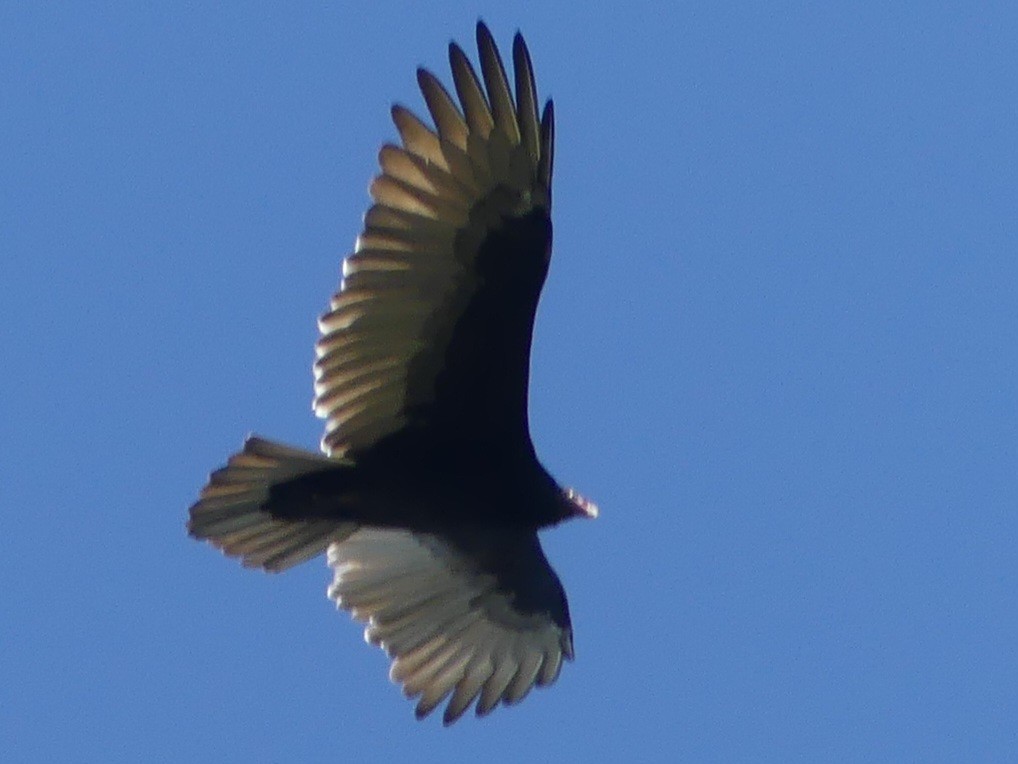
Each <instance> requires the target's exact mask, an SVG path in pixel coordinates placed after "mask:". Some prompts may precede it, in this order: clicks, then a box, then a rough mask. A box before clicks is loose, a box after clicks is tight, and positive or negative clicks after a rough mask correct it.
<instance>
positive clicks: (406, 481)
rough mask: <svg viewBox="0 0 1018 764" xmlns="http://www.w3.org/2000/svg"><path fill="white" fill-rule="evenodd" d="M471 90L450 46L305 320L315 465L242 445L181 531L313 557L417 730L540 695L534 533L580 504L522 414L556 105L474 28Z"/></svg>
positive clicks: (549, 640)
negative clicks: (541, 456) (334, 277)
mask: <svg viewBox="0 0 1018 764" xmlns="http://www.w3.org/2000/svg"><path fill="white" fill-rule="evenodd" d="M477 47H478V51H479V56H480V76H478V74H477V72H476V70H475V69H474V67H473V65H472V64H471V63H470V61H469V60H468V58H467V56H466V55H465V54H464V53H463V51H462V50H461V49H460V48H459V47H458V46H457V45H456V44H455V43H451V44H450V46H449V60H450V63H451V67H452V79H453V83H454V86H455V92H456V95H457V96H458V99H459V104H458V105H457V103H456V101H455V100H454V99H453V97H452V96H451V95H450V93H449V91H448V90H446V88H445V87H443V85H442V84H441V83H440V82H439V81H438V79H437V78H436V77H435V76H434V75H432V74H431V73H430V72H428V71H426V70H425V69H418V71H417V81H418V84H419V85H420V89H421V91H422V93H423V95H424V100H425V102H426V103H427V107H428V111H429V112H430V113H431V117H432V120H433V121H434V128H432V127H429V126H428V125H427V124H425V123H424V122H423V121H422V120H420V119H419V118H417V117H416V116H414V114H412V113H411V112H410V111H409V110H407V109H405V108H403V107H402V106H398V105H397V106H394V107H393V109H392V118H393V121H394V122H395V124H396V129H397V131H398V132H399V136H400V139H401V145H392V144H387V145H384V146H383V147H382V149H381V151H380V153H379V157H378V160H379V164H380V166H381V172H380V174H379V175H378V176H377V177H376V178H375V179H374V181H373V182H372V183H371V187H370V194H371V198H372V201H373V203H372V205H371V206H370V208H369V209H368V211H367V213H366V214H365V216H364V226H363V230H362V231H361V233H360V236H358V238H357V242H356V246H355V248H354V251H353V253H352V254H350V255H349V256H348V257H347V258H346V259H345V261H344V262H343V277H342V281H341V284H340V288H339V291H338V292H337V293H336V294H335V295H334V296H333V297H332V299H331V301H330V304H329V309H328V311H327V312H326V313H325V314H324V315H323V316H322V317H321V319H320V320H319V328H320V331H321V336H320V338H319V340H318V342H317V345H316V348H315V349H316V356H317V360H316V361H315V364H314V376H315V398H314V410H315V413H316V414H317V415H318V416H319V417H322V418H323V419H325V420H326V428H325V435H324V437H323V438H322V443H321V448H322V452H323V454H317V453H312V452H309V451H305V450H302V449H298V448H293V447H290V446H284V445H281V444H278V443H274V442H272V441H269V440H265V439H262V438H259V437H255V436H251V437H249V438H248V439H247V441H246V442H245V443H244V447H243V449H242V450H241V451H240V452H239V453H236V454H234V455H233V456H231V457H230V458H229V460H228V462H227V464H226V466H225V467H223V468H221V469H219V470H217V471H215V472H213V473H212V474H211V476H210V478H209V480H208V483H207V484H206V485H205V487H204V488H203V489H202V491H201V494H200V497H199V500H198V501H197V502H196V503H195V504H194V505H193V506H192V507H191V509H190V519H189V522H188V531H189V533H190V535H191V536H193V537H194V538H197V539H205V540H208V541H209V542H211V543H212V544H214V545H215V546H216V547H218V548H220V549H221V550H222V551H223V552H225V553H226V554H228V555H231V556H234V557H239V558H240V560H241V561H242V562H243V564H244V565H245V566H248V567H255V568H262V569H264V570H267V571H273V572H276V571H282V570H286V569H287V568H290V567H292V566H294V565H297V564H298V563H302V562H305V561H306V560H309V559H311V558H313V557H315V556H317V555H319V554H321V553H323V552H327V555H328V563H329V565H330V567H331V568H332V569H333V571H334V579H333V583H332V585H331V586H330V587H329V596H330V597H331V598H332V599H334V600H335V601H336V603H337V604H338V605H339V606H340V607H342V608H343V609H345V610H348V611H349V612H350V613H351V615H352V616H353V618H355V619H357V620H358V621H361V622H363V623H364V624H365V625H366V629H365V639H366V640H367V641H368V642H369V643H371V644H374V645H378V646H380V647H381V648H383V649H384V650H385V651H386V652H387V653H388V655H389V656H390V657H391V658H392V667H391V672H390V676H391V678H392V680H393V681H395V682H398V683H399V684H401V685H402V687H403V690H404V692H405V694H406V695H407V696H408V697H411V698H414V697H416V698H418V701H417V706H416V714H417V717H418V718H423V717H424V716H426V715H427V714H429V713H431V711H433V710H434V709H435V708H436V707H437V706H439V705H440V704H441V703H442V702H443V701H444V700H445V699H446V698H448V703H447V705H446V708H445V712H444V717H443V718H444V722H445V723H446V724H451V723H452V722H454V721H456V720H457V719H459V718H460V716H462V715H463V713H464V712H465V711H466V710H467V709H468V708H469V707H470V706H471V705H472V704H476V705H475V709H476V713H477V714H478V715H479V716H483V715H485V714H487V713H489V712H490V711H491V710H492V709H493V708H494V707H495V706H496V705H498V704H499V703H500V702H501V703H504V704H507V705H509V704H513V703H517V702H519V701H520V700H522V699H523V697H524V696H525V695H527V693H528V692H529V691H530V689H531V688H532V687H533V686H534V685H538V686H545V685H549V684H551V683H552V682H554V681H555V680H556V679H557V677H558V675H559V671H560V669H561V666H562V663H563V660H571V659H572V658H573V632H572V625H571V623H570V620H569V607H568V605H567V603H566V596H565V592H564V591H563V589H562V585H561V583H560V582H559V579H558V576H556V574H555V572H554V571H553V570H552V568H551V566H550V565H549V564H548V560H547V559H546V558H545V556H544V552H543V551H542V549H541V544H540V542H539V541H538V536H537V531H538V530H539V529H541V528H545V527H548V526H553V525H556V524H557V523H560V522H562V521H563V520H568V519H570V518H574V517H590V518H592V517H596V516H597V507H596V506H595V505H594V504H593V503H592V502H590V501H588V500H586V499H584V498H583V497H582V496H580V494H578V493H577V492H576V491H574V490H572V489H569V488H564V487H562V486H560V485H559V484H558V483H556V481H555V480H554V479H553V478H552V477H551V475H550V474H549V473H548V472H547V471H546V470H545V469H544V467H543V466H542V465H541V463H540V461H539V460H538V458H537V455H536V453H535V451H534V446H533V443H532V441H531V437H530V430H529V421H528V414H527V387H528V381H529V374H530V345H531V335H532V330H533V322H534V314H535V311H536V309H537V303H538V298H539V296H540V292H541V287H542V285H543V284H544V280H545V276H546V275H547V272H548V264H549V260H550V256H551V239H552V225H551V217H550V215H551V178H552V152H553V144H554V112H553V108H552V103H551V101H550V100H549V101H548V102H547V103H546V104H545V105H544V108H543V110H542V112H541V114H540V115H539V114H538V99H537V91H536V89H535V85H534V74H533V67H532V65H531V61H530V54H529V53H528V51H527V47H526V44H525V43H524V41H523V38H522V37H521V36H520V34H519V33H517V34H516V37H515V39H514V40H513V51H512V54H513V55H512V63H513V72H514V78H513V79H514V84H515V88H514V90H511V89H510V86H509V82H508V79H507V77H506V72H505V69H504V68H503V65H502V61H501V58H500V56H499V52H498V48H497V47H496V45H495V41H494V39H493V38H492V36H491V33H490V32H489V31H488V29H487V27H486V26H485V25H484V24H483V23H478V25H477Z"/></svg>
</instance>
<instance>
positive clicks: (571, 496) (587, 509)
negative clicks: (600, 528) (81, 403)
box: [562, 488, 599, 520]
mask: <svg viewBox="0 0 1018 764" xmlns="http://www.w3.org/2000/svg"><path fill="white" fill-rule="evenodd" d="M562 503H563V504H564V505H565V510H566V517H586V518H588V519H590V520H593V519H595V518H596V517H597V516H598V514H599V510H598V508H597V504H595V503H594V502H592V501H591V500H590V499H587V498H584V497H583V496H581V495H580V494H578V493H577V492H576V491H575V490H573V489H572V488H563V489H562Z"/></svg>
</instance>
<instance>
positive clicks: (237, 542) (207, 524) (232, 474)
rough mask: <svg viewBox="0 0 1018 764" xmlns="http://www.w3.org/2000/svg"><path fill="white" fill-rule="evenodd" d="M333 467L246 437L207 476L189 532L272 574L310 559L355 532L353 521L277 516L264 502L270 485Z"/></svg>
mask: <svg viewBox="0 0 1018 764" xmlns="http://www.w3.org/2000/svg"><path fill="white" fill-rule="evenodd" d="M335 466H336V462H335V461H334V460H332V459H328V458H327V457H324V456H320V455H319V454H314V453H311V452H310V451H304V450H302V449H299V448H291V447H290V446H284V445H281V444H279V443H273V442H272V441H268V440H263V439H262V438H258V437H255V436H251V437H249V438H248V439H247V440H246V441H245V442H244V448H243V450H242V451H241V452H240V453H237V454H234V455H233V456H231V457H230V459H229V461H228V462H227V464H226V466H225V467H223V468H221V469H218V470H216V471H215V472H213V473H212V475H211V476H210V477H209V482H208V483H207V484H206V486H205V487H204V488H202V490H201V494H200V498H199V499H198V501H197V502H196V503H195V504H194V506H192V507H191V512H190V520H189V521H188V523H187V530H188V533H190V535H191V536H193V537H194V538H196V539H206V540H208V541H209V542H211V543H212V544H213V545H215V546H216V547H218V548H219V549H222V550H223V552H225V553H226V554H228V555H230V556H231V557H240V558H241V560H242V562H243V563H244V566H245V567H250V568H264V569H265V570H268V571H271V572H274V573H276V572H279V571H281V570H286V569H287V568H291V567H293V566H294V565H297V564H299V563H302V562H304V561H306V560H310V559H311V558H312V557H314V556H315V555H317V554H321V553H322V552H324V551H325V549H326V548H327V547H328V546H329V544H331V543H332V542H334V541H342V540H343V539H345V538H346V537H347V536H349V535H350V534H351V533H353V532H354V531H355V530H357V524H356V523H351V522H343V521H339V520H329V519H323V518H314V519H310V520H286V519H280V518H277V517H274V516H273V515H271V514H270V513H269V512H267V511H265V510H264V506H265V504H266V502H267V501H268V499H269V490H270V489H271V488H272V486H273V485H275V484H277V483H280V482H283V481H286V480H292V479H293V478H295V477H299V476H301V475H308V474H311V473H314V472H320V471H323V470H328V469H332V468H334V467H335Z"/></svg>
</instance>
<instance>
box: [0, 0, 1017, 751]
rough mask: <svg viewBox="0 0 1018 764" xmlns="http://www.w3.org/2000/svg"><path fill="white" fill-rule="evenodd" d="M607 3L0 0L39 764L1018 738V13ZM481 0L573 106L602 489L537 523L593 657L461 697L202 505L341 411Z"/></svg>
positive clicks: (560, 363) (23, 591)
mask: <svg viewBox="0 0 1018 764" xmlns="http://www.w3.org/2000/svg"><path fill="white" fill-rule="evenodd" d="M348 5H350V6H353V5H356V7H357V9H356V10H353V9H351V8H348V7H347V6H348ZM86 6H87V8H88V9H87V10H86ZM575 7H576V6H573V7H572V9H569V8H568V7H567V6H566V4H555V3H526V4H524V3H502V2H498V3H496V2H481V3H441V4H434V5H429V4H424V3H405V4H393V3H362V4H345V3H316V4H301V5H300V6H299V9H298V5H297V4H293V3H278V4H264V3H244V4H241V3H237V4H232V5H231V4H225V6H223V7H220V6H219V4H205V3H201V4H189V5H188V7H187V8H186V9H185V8H184V7H183V6H182V5H180V4H174V3H166V4H162V6H161V7H154V6H153V4H141V3H122V4H102V3H88V4H85V3H82V4H76V3H72V4H66V3H65V4H53V5H49V4H45V5H44V4H42V3H5V4H3V5H2V6H0V146H2V150H0V276H2V278H0V325H2V330H0V359H2V363H3V370H2V371H0V447H2V450H3V454H4V456H3V459H2V460H0V465H2V466H0V512H2V517H3V523H2V526H3V527H2V530H0V580H2V581H3V585H2V587H0V752H2V753H3V756H2V758H3V759H4V761H90V762H91V761H94V762H113V761H196V762H203V761H210V762H211V761H225V762H230V761H276V762H284V761H385V760H390V761H409V760H415V761H442V762H450V761H458V760H483V761H487V762H498V761H507V762H509V761H512V762H518V761H526V760H529V761H544V760H552V759H554V760H557V761H580V760H586V761H596V760H599V759H600V760H623V757H625V758H626V760H633V761H669V760H688V761H712V760H713V761H730V760H753V761H789V760H796V759H802V760H810V761H825V760H840V761H851V760H857V761H858V760H865V761H875V760H898V761H903V760H917V759H918V760H926V761H934V760H955V761H965V760H968V761H975V760H983V761H987V760H997V761H1000V760H1004V759H1008V758H1012V757H1014V756H1015V755H1018V754H1016V751H1018V724H1016V720H1018V648H1016V644H1018V595H1016V591H1018V565H1016V561H1018V555H1016V545H1018V516H1016V507H1018V472H1016V467H1018V447H1016V443H1018V406H1016V400H1015V393H1016V387H1018V384H1016V383H1018V361H1016V347H1018V259H1016V243H1018V215H1016V212H1018V150H1016V142H1018V141H1016V136H1018V11H1016V10H1015V6H1014V4H1013V3H979V4H976V3H970V2H954V3H943V2H921V3H920V2H915V3H912V2H905V3H887V2H869V3H853V4H838V3H827V4H824V3H753V4H748V3H747V4H742V3H740V4H731V3H714V2H711V3H672V4H665V3H661V4H645V5H641V4H639V3H627V4H618V7H617V8H609V7H607V6H606V7H596V6H594V5H589V6H587V7H588V8H590V9H591V10H587V11H585V12H582V13H578V12H577V11H576V10H575ZM362 8H363V9H362ZM478 17H482V18H484V19H485V20H486V21H487V22H488V23H489V25H490V27H491V29H492V31H493V33H494V34H495V37H496V39H497V40H498V42H499V43H500V45H501V46H502V49H503V52H505V51H506V50H507V49H508V47H509V45H510V42H511V39H512V34H513V33H514V32H515V31H516V29H517V28H519V29H521V30H522V31H523V32H524V34H525V36H526V39H527V41H528V43H529V45H530V49H531V52H532V54H533V57H534V61H535V66H536V71H537V77H538V85H539V88H540V92H541V95H542V96H548V95H551V96H553V97H554V99H555V105H556V117H557V128H558V130H557V138H558V144H557V148H556V167H555V170H556V173H555V210H554V215H555V254H554V258H553V261H552V269H551V275H550V278H549V281H548V284H547V288H546V290H545V293H544V297H543V300H542V303H541V307H540V311H539V316H538V322H537V329H536V340H535V349H534V360H533V379H532V385H531V396H532V406H531V419H532V430H533V434H534V439H535V442H536V444H537V447H538V450H539V452H540V454H541V455H542V457H543V459H544V461H545V464H546V465H547V466H548V468H549V469H550V470H551V471H552V472H553V473H554V474H555V475H556V476H558V477H559V478H560V480H561V481H562V482H564V483H566V484H569V485H574V486H576V487H577V488H578V489H580V490H581V491H582V492H583V493H584V494H586V495H589V496H591V497H592V498H594V499H596V500H597V501H598V503H599V504H600V506H601V510H602V516H601V518H600V519H599V520H598V521H596V522H594V523H581V522H575V523H572V524H568V525H566V526H564V527H561V528H559V529H556V530H554V531H551V532H549V533H547V534H545V535H544V543H545V546H546V549H547V551H548V555H549V557H550V559H551V561H552V563H553V565H554V566H555V567H556V569H557V570H558V573H559V575H560V576H561V578H562V580H563V583H564V584H565V586H566V589H567V591H568V594H569V598H570V603H571V608H572V614H573V621H574V626H575V632H576V652H577V660H576V662H575V663H573V664H569V665H567V666H566V667H565V669H564V671H563V673H562V676H561V678H560V680H559V682H558V684H557V685H556V686H555V687H553V688H552V689H550V690H540V691H535V692H534V693H533V694H532V695H531V696H530V697H529V698H528V699H527V700H526V702H524V703H523V704H522V705H521V706H519V707H517V708H513V709H499V710H497V711H496V712H495V713H494V714H493V715H492V716H491V717H489V718H487V719H485V720H482V721H477V720H475V719H473V718H472V717H468V718H466V719H464V720H463V721H461V722H460V723H459V724H458V725H457V726H456V727H454V728H452V729H449V730H446V729H443V728H442V727H441V724H440V720H439V719H437V718H432V719H429V720H428V721H426V722H424V723H417V722H415V721H414V719H413V714H412V709H413V707H412V705H411V704H410V703H408V702H407V701H405V700H404V699H402V697H401V696H400V694H399V692H398V690H397V688H396V687H395V686H393V685H390V684H389V682H388V681H387V679H386V674H387V661H386V659H385V657H384V655H383V654H382V653H381V652H380V651H378V650H375V649H372V648H369V647H368V646H366V645H365V644H364V643H363V641H362V638H361V631H360V629H359V628H358V627H357V626H356V625H355V624H353V623H352V622H351V621H350V620H349V618H347V617H346V615H345V614H343V613H337V612H336V611H335V609H334V606H333V604H332V603H331V602H329V601H328V600H327V599H326V597H325V588H326V585H327V583H328V582H329V579H330V572H329V570H328V569H327V567H326V565H325V562H324V560H323V559H320V560H315V561H312V562H311V563H309V564H307V565H305V566H303V567H302V568H300V569H297V570H294V571H291V572H289V573H287V574H284V575H281V576H275V577H273V576H269V575H266V574H263V573H260V572H252V571H247V570H244V569H242V568H241V567H240V566H239V565H238V564H237V563H236V562H234V561H232V560H228V559H226V558H224V557H222V556H221V555H220V554H219V553H218V552H216V551H215V550H213V549H212V548H210V547H208V546H205V545H202V544H199V543H196V542H194V541H191V540H189V539H188V538H187V536H186V533H185V530H184V521H185V517H186V512H187V507H188V506H189V505H190V503H191V502H192V501H193V500H194V498H195V496H196V492H197V491H198V489H199V488H200V487H201V485H202V483H203V481H204V480H205V477H206V474H207V472H208V471H209V470H210V469H212V468H214V467H216V466H218V465H219V464H221V463H222V462H223V460H224V459H225V457H226V456H227V455H228V454H229V453H231V452H232V451H234V450H236V449H237V447H238V446H239V445H240V443H241V441H242V439H243V437H244V436H245V435H246V434H247V433H248V432H258V433H260V434H262V435H265V436H269V437H273V438H277V439H281V440H284V441H287V442H290V443H294V444H297V445H303V446H306V447H311V448H313V447H315V445H316V444H317V442H318V438H319V436H320V434H321V426H320V423H319V421H318V420H316V419H315V418H314V417H313V416H312V414H311V412H310V399H311V394H312V391H311V370H310V366H311V361H312V358H313V353H312V345H313V342H314V340H315V338H316V325H315V319H316V317H317V315H318V314H319V313H320V312H321V311H322V309H323V308H324V307H325V305H326V301H327V299H328V297H329V294H330V293H331V292H332V290H333V289H334V288H335V286H336V285H337V283H338V276H339V267H340V259H341V257H342V256H343V254H344V253H345V252H347V251H348V249H349V248H350V247H351V245H352V244H353V240H354V236H355V235H356V233H357V230H358V226H359V222H360V217H361V215H362V213H363V211H364V210H365V208H366V205H367V201H368V198H367V192H366V189H367V183H368V181H369V179H370V177H371V176H372V174H373V172H374V170H375V157H376V152H377V149H378V148H379V146H380V145H381V143H382V142H383V141H385V140H392V139H393V138H394V137H395V130H394V128H393V127H392V126H391V124H390V122H389V116H388V108H389V104H390V103H391V102H392V101H400V102H403V103H405V104H407V105H410V106H412V107H414V108H415V109H417V110H419V109H420V108H421V107H422V98H421V97H420V96H419V94H418V93H417V92H416V85H415V78H414V70H415V67H416V66H418V65H419V64H424V65H426V66H428V67H429V68H432V69H433V70H434V71H435V72H436V73H438V74H439V75H440V76H441V77H442V79H443V80H445V81H448V80H449V75H448V66H447V62H446V45H447V43H448V42H449V40H450V39H453V38H455V39H456V40H458V41H460V42H461V43H462V44H463V45H464V47H465V48H467V49H468V50H471V51H472V49H473V29H474V24H475V22H476V20H477V18H478Z"/></svg>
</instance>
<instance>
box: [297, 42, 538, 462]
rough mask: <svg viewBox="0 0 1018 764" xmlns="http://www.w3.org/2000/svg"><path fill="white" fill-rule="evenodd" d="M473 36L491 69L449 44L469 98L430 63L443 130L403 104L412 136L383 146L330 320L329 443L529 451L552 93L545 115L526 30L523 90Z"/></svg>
mask: <svg viewBox="0 0 1018 764" xmlns="http://www.w3.org/2000/svg"><path fill="white" fill-rule="evenodd" d="M477 44H478V49H479V52H480V62H481V77H478V76H477V74H476V72H475V71H474V69H473V67H472V66H471V64H470V62H469V61H468V59H467V57H466V56H465V55H464V53H463V51H462V50H461V49H460V48H459V47H457V46H456V45H455V44H451V45H450V48H449V57H450V62H451V65H452V73H453V80H454V83H455V89H456V92H457V94H458V96H459V101H460V106H457V105H456V103H455V102H454V101H453V99H452V97H451V96H450V95H449V93H448V92H447V91H446V90H445V88H443V86H442V85H441V84H440V83H439V81H438V80H437V79H436V78H435V77H434V76H433V75H432V74H430V73H429V72H427V71H425V70H423V69H421V70H418V75H417V76H418V82H419V84H420V88H421V91H422V92H423V94H424V98H425V101H426V102H427V105H428V110H429V111H430V112H431V116H432V119H433V120H434V123H435V129H434V130H432V129H431V128H429V127H428V126H426V125H425V124H424V123H423V122H421V120H419V119H418V118H417V117H415V116H414V115H413V114H412V113H411V112H410V111H408V110H407V109H405V108H403V107H401V106H396V107H394V108H393V111H392V116H393V120H394V121H395V123H396V127H397V129H398V131H399V134H400V137H401V139H402V145H401V146H395V145H386V146H384V147H383V148H382V150H381V153H380V154H379V163H380V165H381V174H380V175H379V176H378V177H376V178H375V180H374V181H373V182H372V184H371V189H370V191H371V197H372V199H373V200H374V204H373V205H372V206H371V207H370V209H369V210H368V212H367V214H366V215H365V217H364V229H363V231H362V232H361V234H360V236H359V237H358V239H357V245H356V248H355V251H354V252H353V254H351V255H350V256H349V257H348V258H347V259H346V260H345V262H344V264H343V281H342V285H341V287H340V290H339V292H338V293H337V294H336V295H335V296H334V297H333V298H332V301H331V303H330V309H329V311H328V312H327V313H326V314H325V315H324V316H323V317H322V318H321V320H320V321H319V326H320V328H321V338H320V339H319V341H318V344H317V361H316V363H315V380H316V381H315V402H314V408H315V412H316V413H317V414H318V415H319V416H320V417H323V418H324V419H326V420H327V424H326V433H325V436H324V437H323V439H322V448H323V449H324V450H325V451H326V453H329V454H333V455H342V454H345V453H353V454H356V453H357V452H358V451H361V450H364V449H366V448H367V447H369V446H372V445H374V444H376V443H377V442H378V441H379V440H381V439H382V438H383V437H385V436H386V435H389V434H391V433H394V432H396V431H398V430H400V429H402V428H404V427H414V428H419V429H421V430H422V431H426V432H428V434H429V435H428V437H429V442H441V441H444V442H449V441H454V442H460V443H473V442H477V441H479V440H485V441H497V442H500V443H505V442H506V441H507V439H513V438H516V439H519V438H523V439H524V441H523V442H525V443H526V444H527V446H529V437H530V436H529V431H528V428H527V382H528V377H529V356H530V342H531V332H532V328H533V320H534V312H535V310H536V307H537V301H538V297H539V295H540V291H541V287H542V285H543V283H544V279H545V275H546V274H547V269H548V260H549V256H550V251H551V222H550V217H549V215H550V209H551V175H552V145H553V137H554V136H553V132H554V129H553V121H554V120H553V113H552V105H551V102H550V101H549V102H548V103H547V104H546V105H545V107H544V112H543V115H542V116H541V117H540V118H539V117H538V111H537V93H536V90H535V86H534V76H533V70H532V66H531V63H530V56H529V54H528V52H527V48H526V45H525V44H524V42H523V38H522V37H521V36H520V35H519V34H517V35H516V38H515V40H514V42H513V68H514V79H515V96H514V95H513V94H512V92H511V91H510V89H509V84H508V81H507V79H506V74H505V70H504V69H503V66H502V62H501V60H500V58H499V53H498V49H497V48H496V46H495V42H494V40H493V39H492V37H491V34H490V33H489V32H488V29H487V27H485V26H484V25H483V24H480V23H479V24H478V26H477ZM482 83H483V84H482ZM520 442H521V441H516V443H520Z"/></svg>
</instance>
